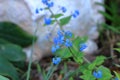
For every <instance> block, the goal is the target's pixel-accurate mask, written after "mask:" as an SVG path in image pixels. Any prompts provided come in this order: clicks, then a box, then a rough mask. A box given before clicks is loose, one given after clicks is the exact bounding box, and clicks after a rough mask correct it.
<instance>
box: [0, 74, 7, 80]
mask: <svg viewBox="0 0 120 80" xmlns="http://www.w3.org/2000/svg"><path fill="white" fill-rule="evenodd" d="M0 80H9V79H8V78H6V77H4V76H2V75H0Z"/></svg>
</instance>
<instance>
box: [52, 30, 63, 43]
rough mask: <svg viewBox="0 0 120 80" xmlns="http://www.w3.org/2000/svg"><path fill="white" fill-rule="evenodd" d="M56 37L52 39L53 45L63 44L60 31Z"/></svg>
mask: <svg viewBox="0 0 120 80" xmlns="http://www.w3.org/2000/svg"><path fill="white" fill-rule="evenodd" d="M57 34H58V36H57V37H55V38H54V39H53V42H54V44H55V45H57V44H63V43H64V35H63V33H62V32H61V31H58V32H57Z"/></svg>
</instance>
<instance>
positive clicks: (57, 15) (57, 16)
mask: <svg viewBox="0 0 120 80" xmlns="http://www.w3.org/2000/svg"><path fill="white" fill-rule="evenodd" d="M61 16H63V14H55V15H52V16H51V18H59V17H61Z"/></svg>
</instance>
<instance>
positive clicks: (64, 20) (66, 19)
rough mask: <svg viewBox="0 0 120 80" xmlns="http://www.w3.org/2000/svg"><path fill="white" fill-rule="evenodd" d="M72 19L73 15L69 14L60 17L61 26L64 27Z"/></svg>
mask: <svg viewBox="0 0 120 80" xmlns="http://www.w3.org/2000/svg"><path fill="white" fill-rule="evenodd" d="M70 19H71V16H67V17H64V18H62V19H60V26H61V27H62V26H64V25H66V24H68V23H69V21H70Z"/></svg>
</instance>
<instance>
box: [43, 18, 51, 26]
mask: <svg viewBox="0 0 120 80" xmlns="http://www.w3.org/2000/svg"><path fill="white" fill-rule="evenodd" d="M44 22H45V24H46V25H50V24H51V22H52V20H51V18H46V17H45V18H44Z"/></svg>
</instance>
